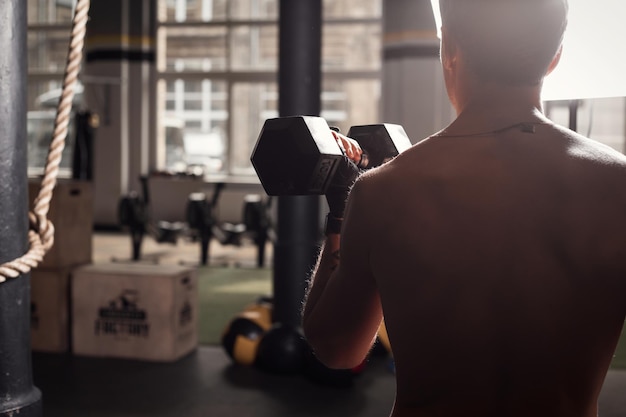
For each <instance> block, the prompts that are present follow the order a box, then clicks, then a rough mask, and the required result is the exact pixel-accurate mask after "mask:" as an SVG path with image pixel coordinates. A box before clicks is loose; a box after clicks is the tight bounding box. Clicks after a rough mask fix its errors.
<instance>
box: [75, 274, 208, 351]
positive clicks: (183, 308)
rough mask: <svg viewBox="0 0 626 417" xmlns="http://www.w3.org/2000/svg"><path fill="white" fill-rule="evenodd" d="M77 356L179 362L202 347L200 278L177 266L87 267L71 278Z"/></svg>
mask: <svg viewBox="0 0 626 417" xmlns="http://www.w3.org/2000/svg"><path fill="white" fill-rule="evenodd" d="M72 317H73V322H72V347H73V352H74V354H76V355H85V356H100V357H117V358H126V359H138V360H146V361H164V362H169V361H175V360H177V359H179V358H181V357H182V356H184V355H186V354H187V353H189V352H191V351H193V350H194V349H195V348H196V347H197V345H198V325H197V324H198V277H197V273H196V270H195V269H192V268H185V267H179V266H174V265H142V264H131V265H128V264H102V265H87V266H82V267H79V268H77V269H75V270H74V272H73V274H72Z"/></svg>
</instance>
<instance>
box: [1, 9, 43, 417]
mask: <svg viewBox="0 0 626 417" xmlns="http://www.w3.org/2000/svg"><path fill="white" fill-rule="evenodd" d="M0 51H2V53H0V74H1V75H0V158H1V161H0V196H1V197H2V198H0V264H3V263H5V262H10V261H13V260H15V259H17V258H19V257H20V256H22V255H24V254H25V253H26V251H27V250H28V239H27V233H28V185H27V176H26V143H27V141H26V73H27V66H26V52H27V48H26V2H25V1H23V0H2V1H0ZM41 412H42V410H41V392H40V391H39V390H38V389H37V388H35V387H34V385H33V377H32V369H31V349H30V274H22V275H20V276H19V277H17V278H9V280H8V281H7V282H5V283H0V417H9V416H18V415H19V416H24V417H35V416H41Z"/></svg>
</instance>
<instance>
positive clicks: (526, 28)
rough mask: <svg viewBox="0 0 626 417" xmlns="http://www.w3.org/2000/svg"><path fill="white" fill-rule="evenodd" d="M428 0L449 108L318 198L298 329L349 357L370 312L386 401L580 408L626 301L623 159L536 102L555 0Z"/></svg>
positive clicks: (591, 396) (509, 412)
mask: <svg viewBox="0 0 626 417" xmlns="http://www.w3.org/2000/svg"><path fill="white" fill-rule="evenodd" d="M440 5H441V9H442V19H443V24H442V30H443V33H442V49H441V60H442V67H443V71H444V74H445V80H446V86H447V89H448V95H449V97H450V100H451V102H452V104H453V106H454V107H455V110H456V112H457V118H456V120H455V121H454V122H452V124H450V125H449V126H448V127H447V128H445V129H444V130H442V131H441V132H439V133H437V134H435V135H433V136H431V137H429V138H427V139H425V140H423V141H421V142H419V143H418V144H417V145H414V146H413V147H412V148H410V149H409V150H407V151H405V152H404V153H403V154H401V155H400V156H398V157H397V158H395V159H394V160H393V161H391V162H389V163H387V164H385V165H384V166H382V167H379V168H376V169H372V170H370V171H368V172H366V173H364V174H363V175H361V176H360V177H359V179H358V180H357V181H356V183H355V185H354V187H353V188H352V191H351V192H350V195H349V198H348V202H347V207H346V209H345V216H344V214H343V213H342V205H341V198H338V197H337V196H338V195H339V194H340V193H339V192H338V191H336V190H335V192H333V193H330V194H329V195H328V196H327V199H328V203H329V206H330V212H331V213H330V219H329V222H328V224H329V227H328V228H327V232H326V233H327V236H326V240H325V244H324V248H323V250H322V254H321V256H320V259H319V262H318V265H317V267H316V270H315V271H314V273H313V277H312V280H311V281H312V283H311V285H310V288H309V292H308V296H307V300H306V301H305V305H304V309H303V329H304V332H305V336H306V337H307V339H308V341H309V342H310V344H311V345H312V347H313V348H314V350H315V351H316V353H317V355H318V357H319V358H320V360H321V361H323V362H324V363H326V364H327V365H328V366H330V367H334V368H347V367H352V366H355V365H357V364H359V363H360V362H361V361H362V360H363V359H364V357H365V356H366V355H367V353H368V351H369V349H370V347H371V346H372V342H373V340H374V339H375V336H376V332H377V329H378V327H379V324H380V323H381V320H382V318H383V313H384V317H385V323H386V327H387V331H388V334H389V338H390V341H391V345H392V347H393V356H394V360H395V365H396V380H397V392H396V399H395V405H394V409H393V412H392V416H394V417H405V416H439V417H459V416H463V417H517V416H519V417H544V416H545V417H592V416H596V415H597V407H598V406H597V399H598V395H599V393H600V389H601V387H602V383H603V381H604V377H605V374H606V372H607V369H608V367H609V364H610V362H611V358H612V355H613V353H614V349H615V346H616V344H617V341H618V338H619V335H620V332H621V329H622V326H623V324H624V318H625V313H626V158H625V157H624V156H623V155H622V154H620V153H618V152H616V151H613V150H612V149H610V148H608V147H606V146H603V145H601V144H599V143H597V142H594V141H592V140H590V139H587V138H584V137H582V136H580V135H578V134H576V133H574V132H572V131H570V130H567V129H565V128H563V127H560V126H556V125H554V124H553V123H551V122H550V121H549V120H548V119H547V118H546V117H545V116H544V115H543V114H542V107H541V101H540V91H541V85H542V80H543V78H544V76H545V74H547V73H549V72H550V71H551V70H552V69H553V68H554V66H555V65H556V64H557V62H558V59H559V57H560V45H561V42H562V34H563V30H564V28H565V25H566V13H567V4H566V0H523V1H521V0H499V1H493V0H491V1H489V0H440ZM359 152H360V151H359V150H358V149H354V145H353V144H352V145H350V144H349V145H348V152H347V154H348V156H353V155H354V159H356V158H358V153H359ZM337 188H339V187H337ZM345 189H347V187H345ZM346 194H347V192H346ZM346 194H344V196H345V195H346ZM337 217H338V218H339V219H336V218H337ZM342 219H343V221H342ZM342 223H343V224H342Z"/></svg>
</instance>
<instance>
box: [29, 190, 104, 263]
mask: <svg viewBox="0 0 626 417" xmlns="http://www.w3.org/2000/svg"><path fill="white" fill-rule="evenodd" d="M40 184H41V179H30V180H29V182H28V194H29V201H30V209H31V210H32V208H33V202H34V200H35V197H36V196H37V194H38V193H39V187H40ZM48 219H49V220H50V221H51V222H52V224H53V225H54V245H53V246H52V248H50V251H49V252H48V253H47V254H46V256H45V257H44V259H43V262H42V263H41V264H40V265H39V267H41V268H62V267H66V266H74V265H84V264H89V263H91V261H92V250H93V249H92V246H93V243H92V238H93V185H92V183H91V182H88V181H78V180H71V179H59V180H58V182H57V185H56V186H55V188H54V191H53V193H52V200H51V201H50V210H49V211H48Z"/></svg>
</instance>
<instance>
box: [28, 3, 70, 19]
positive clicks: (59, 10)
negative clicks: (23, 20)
mask: <svg viewBox="0 0 626 417" xmlns="http://www.w3.org/2000/svg"><path fill="white" fill-rule="evenodd" d="M75 4H76V0H28V6H27V7H28V24H30V25H33V24H54V23H68V24H69V23H71V21H72V17H73V10H74V9H73V7H74V5H75Z"/></svg>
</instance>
